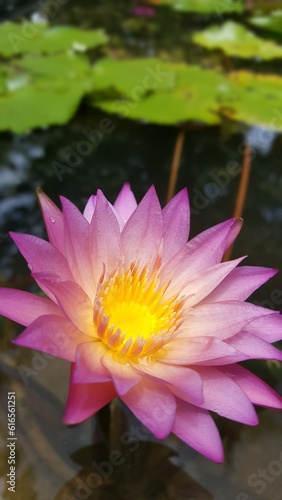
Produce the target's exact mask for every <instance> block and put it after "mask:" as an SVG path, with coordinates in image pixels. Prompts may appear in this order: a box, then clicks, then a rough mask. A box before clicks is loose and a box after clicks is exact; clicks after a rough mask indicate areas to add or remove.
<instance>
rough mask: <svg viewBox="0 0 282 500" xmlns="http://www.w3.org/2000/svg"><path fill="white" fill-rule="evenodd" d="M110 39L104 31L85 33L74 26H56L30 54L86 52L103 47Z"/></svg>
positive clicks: (34, 46) (31, 48) (32, 48)
mask: <svg viewBox="0 0 282 500" xmlns="http://www.w3.org/2000/svg"><path fill="white" fill-rule="evenodd" d="M107 41H108V37H107V36H106V34H105V33H104V31H103V30H101V29H99V30H92V31H84V30H81V29H79V28H74V27H72V26H55V27H53V28H49V29H48V30H46V31H45V32H44V33H43V34H42V37H40V39H39V40H38V41H37V43H36V44H32V46H31V47H30V48H29V50H28V52H33V53H40V52H45V53H48V54H51V53H55V52H64V51H66V50H68V49H72V50H74V51H77V52H85V51H86V50H87V49H90V48H94V47H97V46H99V45H103V44H104V43H106V42H107Z"/></svg>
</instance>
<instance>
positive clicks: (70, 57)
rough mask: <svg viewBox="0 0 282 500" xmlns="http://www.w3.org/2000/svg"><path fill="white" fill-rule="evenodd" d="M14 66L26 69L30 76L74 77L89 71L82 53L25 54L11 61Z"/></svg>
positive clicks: (42, 77) (44, 77)
mask: <svg viewBox="0 0 282 500" xmlns="http://www.w3.org/2000/svg"><path fill="white" fill-rule="evenodd" d="M13 65H14V68H21V69H24V70H25V71H27V72H28V73H29V74H30V75H31V76H32V78H39V79H44V80H46V78H51V79H52V80H53V78H61V79H64V78H69V79H71V80H72V79H74V78H78V77H80V76H83V75H86V74H87V73H89V69H90V67H89V62H88V60H87V59H86V57H84V56H83V55H76V54H72V53H70V54H57V55H51V56H49V57H46V56H25V57H23V58H22V59H19V60H16V61H14V62H13Z"/></svg>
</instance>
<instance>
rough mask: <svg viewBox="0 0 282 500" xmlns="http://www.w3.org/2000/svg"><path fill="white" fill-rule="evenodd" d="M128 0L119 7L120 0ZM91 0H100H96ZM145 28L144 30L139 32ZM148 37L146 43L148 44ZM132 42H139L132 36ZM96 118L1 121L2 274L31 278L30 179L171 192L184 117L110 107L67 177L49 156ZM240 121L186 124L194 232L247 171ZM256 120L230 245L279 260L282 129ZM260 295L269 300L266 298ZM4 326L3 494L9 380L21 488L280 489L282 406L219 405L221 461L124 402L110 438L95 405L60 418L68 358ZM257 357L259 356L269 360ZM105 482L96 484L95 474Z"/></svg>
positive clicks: (25, 496) (270, 299) (218, 492)
mask: <svg viewBox="0 0 282 500" xmlns="http://www.w3.org/2000/svg"><path fill="white" fill-rule="evenodd" d="M96 3H97V6H96V7H97V16H96V18H95V23H98V24H99V23H101V22H102V21H101V20H102V19H105V14H106V13H107V8H106V7H105V5H104V4H103V2H96ZM82 4H83V5H84V4H87V2H81V5H82ZM88 6H89V2H88ZM122 6H123V7H122V8H124V9H125V2H122ZM92 9H93V11H94V10H95V7H94V4H93V3H92V6H91V10H92ZM126 9H127V10H126V12H129V11H130V9H129V7H128V3H127V7H126ZM87 12H88V11H87ZM89 12H90V11H89ZM58 15H60V16H62V18H63V17H64V16H65V17H64V20H67V21H68V20H69V19H74V18H75V19H78V20H79V19H85V18H86V17H87V22H90V21H88V20H89V16H85V11H83V9H81V8H79V6H78V5H76V6H74V7H73V8H72V9H71V8H69V10H68V9H67V8H65V9H63V8H62V9H61V10H60V14H58ZM128 15H129V14H128ZM103 16H104V18H103ZM120 16H121V13H120V12H117V11H111V12H110V13H109V16H108V17H107V21H106V22H107V23H108V24H110V25H111V26H113V25H114V26H116V25H117V24H118V23H119V21H120V19H119V18H120ZM111 23H112V24H111ZM115 23H116V24H115ZM173 26H174V27H175V25H173ZM123 29H124V36H125V37H126V38H127V40H129V38H130V36H132V34H131V35H130V36H129V32H128V31H127V30H126V29H125V28H123ZM143 34H144V30H143ZM148 36H151V35H148ZM169 36H171V32H170V33H168V35H167V39H165V34H164V42H163V43H164V46H166V44H167V45H168V46H169V43H170V41H169V40H170V39H169ZM137 39H138V36H137V35H136V36H135V38H134V37H133V42H134V43H135V42H136V40H137ZM134 43H133V45H134ZM150 43H151V42H150ZM150 43H148V44H147V47H145V49H144V50H147V49H148V47H149V48H150ZM158 43H159V42H158ZM134 47H135V49H136V45H135V46H134ZM139 48H140V47H139ZM138 50H139V49H138ZM140 50H141V49H140ZM142 50H143V49H142ZM191 57H193V56H191ZM102 118H104V116H103V115H102V114H101V113H99V112H94V111H88V110H86V109H82V110H81V111H80V113H79V114H78V115H77V117H76V118H75V119H73V121H72V122H71V123H70V124H69V125H66V126H65V127H52V128H50V129H46V130H37V131H33V132H32V133H30V134H26V135H24V136H20V137H17V138H14V137H12V136H11V135H10V134H2V135H1V137H0V146H1V148H0V168H1V182H0V196H1V198H0V284H1V286H14V287H17V288H22V289H26V290H28V289H29V290H36V289H35V286H34V284H32V282H31V279H30V275H29V272H28V269H27V268H26V266H25V263H24V261H23V259H22V257H21V256H20V255H19V253H18V251H17V250H16V248H15V246H14V244H13V243H12V242H11V240H10V238H9V237H8V231H10V230H13V231H18V232H27V233H32V234H36V235H39V236H45V230H44V228H43V222H42V219H41V214H40V211H39V208H38V207H37V204H36V199H35V195H34V190H35V188H36V187H38V186H41V187H42V188H43V189H44V190H45V191H46V192H47V194H48V195H49V196H50V197H51V198H52V199H53V200H54V201H55V202H57V203H58V197H59V194H62V195H64V196H66V197H68V198H70V199H71V200H73V202H74V203H76V204H77V205H78V206H80V207H82V206H83V205H84V203H85V201H86V200H87V198H88V197H89V195H90V194H91V193H92V192H95V191H96V190H97V188H101V189H102V190H104V191H105V194H106V196H107V197H109V198H110V199H111V200H114V198H115V196H116V194H117V193H118V191H119V190H120V188H121V185H122V184H123V182H125V181H126V180H129V181H130V182H131V184H132V187H133V190H134V191H135V193H136V194H137V197H138V199H140V198H141V196H142V195H143V194H144V193H145V191H146V190H147V189H148V187H149V186H150V184H152V183H154V184H155V185H156V188H157V191H158V194H159V195H160V198H161V199H162V200H163V202H164V201H165V195H166V188H167V179H168V174H169V168H170V163H171V157H172V151H173V146H174V141H175V138H176V130H175V129H174V128H172V127H156V126H145V125H142V124H139V123H131V122H127V121H126V120H120V119H119V118H118V117H115V118H113V122H114V125H115V127H114V131H113V132H112V133H111V134H110V135H108V136H106V137H105V138H104V140H103V142H102V143H101V144H100V145H99V146H98V147H97V149H96V150H95V151H94V150H93V151H91V154H89V155H88V156H86V157H85V158H83V161H82V162H81V164H80V165H79V166H78V167H75V168H73V169H72V171H71V172H68V173H66V174H65V175H64V177H63V180H62V181H61V182H60V180H59V179H58V177H57V176H56V174H55V172H54V169H53V168H52V164H53V163H54V161H57V162H62V163H63V162H64V154H65V153H64V151H65V148H66V147H67V146H70V147H72V148H74V149H75V148H76V145H77V144H78V143H79V141H80V140H81V133H82V130H83V129H89V130H91V129H93V128H96V127H97V126H98V124H99V123H100V121H101V119H102ZM236 127H238V126H236ZM232 132H234V130H232V129H231V127H228V125H226V126H224V128H223V129H220V128H218V127H212V128H209V129H207V128H200V127H199V128H196V129H193V130H188V131H187V134H186V142H185V146H184V152H183V158H182V162H181V170H180V176H179V180H178V188H182V187H183V186H187V187H188V188H189V193H190V201H191V205H192V207H193V208H194V212H193V215H192V235H194V234H196V233H198V232H200V231H201V230H203V229H205V228H207V227H209V226H211V225H213V224H216V223H218V222H220V221H222V220H224V219H226V218H228V217H230V216H231V214H232V211H233V206H234V200H235V196H236V189H237V185H238V179H239V174H238V175H235V176H230V175H229V176H228V175H227V174H226V172H228V171H227V165H228V163H229V162H237V163H238V165H239V166H240V165H241V162H242V144H243V142H244V138H245V137H246V131H245V130H239V129H238V128H237V130H236V131H235V133H232ZM260 134H261V131H258V130H256V129H251V130H250V131H248V132H247V137H248V140H249V141H250V142H251V145H252V147H253V150H254V154H253V156H254V159H253V169H252V174H251V184H250V189H249V193H248V199H247V204H246V209H245V213H244V219H245V226H244V228H243V231H242V234H241V236H240V237H239V239H238V243H237V244H236V247H235V250H234V257H237V256H239V255H243V254H248V255H249V259H248V264H250V265H265V266H270V267H277V268H280V269H281V268H282V254H281V248H282V228H281V217H282V215H281V202H282V173H281V157H282V140H281V136H278V135H277V136H276V135H274V134H271V133H269V134H264V135H263V137H264V141H262V139H261V135H260ZM266 139H267V140H266ZM211 183H213V185H211ZM281 287H282V285H281V273H280V275H278V276H276V277H275V278H274V279H273V280H271V282H270V283H267V284H266V285H265V286H264V287H263V288H262V289H261V290H258V291H257V292H256V293H255V294H254V296H253V297H252V300H254V301H255V302H256V303H257V304H262V305H267V306H268V307H270V308H272V309H273V308H275V309H280V310H281V307H282V304H281V298H279V293H278V294H277V293H273V291H274V290H278V291H279V290H280V289H281ZM280 297H281V295H280ZM263 301H267V303H265V304H263ZM0 326H1V330H2V332H3V336H2V339H3V343H2V349H1V353H0V368H1V378H0V384H1V396H0V398H1V406H0V430H1V433H0V434H1V436H4V439H3V438H1V440H0V457H1V460H0V470H1V475H2V476H3V477H4V481H3V480H1V481H0V497H1V498H3V499H6V498H10V497H9V496H8V495H7V489H6V482H5V480H6V476H5V474H6V462H7V449H6V441H5V436H6V435H7V420H6V418H7V415H6V406H7V400H6V399H7V391H15V393H16V398H17V403H16V404H17V413H16V415H17V421H16V422H17V437H18V439H17V491H18V493H17V494H16V495H17V496H14V498H19V499H20V500H33V499H35V500H44V499H48V500H49V499H52V498H54V499H57V500H59V499H60V500H72V499H74V498H75V499H82V498H93V499H100V498H101V499H103V500H107V499H128V500H129V499H132V498H134V499H136V500H139V499H140V500H141V499H142V500H143V499H146V500H147V499H160V500H165V499H180V500H182V499H183V500H184V499H188V500H189V498H194V499H199V500H205V499H207V500H208V499H211V498H215V499H216V500H256V499H260V500H270V499H271V500H278V499H280V498H281V489H282V456H281V451H282V443H281V431H282V420H281V414H279V412H275V411H268V410H261V411H260V420H261V424H260V426H259V427H258V428H248V427H244V426H242V425H240V424H237V423H235V422H226V421H225V420H224V419H218V425H219V428H220V431H221V434H222V436H223V439H224V444H225V449H226V462H225V463H224V464H222V465H217V464H214V463H212V462H210V461H208V460H207V459H205V458H204V457H202V456H200V455H199V454H197V453H196V452H194V451H193V450H191V449H190V448H189V447H187V446H186V445H184V444H183V443H181V442H179V440H177V439H176V438H174V437H170V438H169V439H167V440H166V441H165V442H163V443H161V442H157V441H156V440H153V439H152V438H151V437H150V436H148V435H145V436H144V435H141V436H140V434H139V433H138V432H137V431H138V425H140V424H138V422H136V421H135V420H134V419H133V417H132V416H130V415H129V414H128V412H127V413H126V416H125V417H124V414H123V412H124V409H123V408H122V407H121V406H120V405H114V408H113V410H112V411H113V412H114V416H115V422H119V426H117V425H116V433H115V434H113V433H112V435H111V440H110V447H109V446H107V444H106V442H105V440H104V439H103V435H102V431H101V429H100V428H99V427H98V425H97V422H96V420H95V418H93V419H89V420H88V421H86V422H85V423H83V424H80V425H78V426H74V427H71V428H69V427H67V426H65V425H64V424H63V423H62V415H63V411H64V405H65V400H66V394H67V386H68V373H69V366H68V364H67V363H65V362H63V361H61V360H57V359H52V358H50V357H47V356H46V355H43V354H42V353H37V352H35V351H34V352H32V351H29V350H27V349H23V348H19V347H14V346H11V340H12V338H14V337H15V336H16V335H17V334H18V333H19V332H20V331H21V328H20V327H19V326H17V325H14V324H13V323H12V322H10V321H8V320H6V319H4V318H0ZM258 367H259V368H258V369H259V370H261V365H258ZM270 375H272V376H271V377H270ZM264 376H265V377H264V378H268V377H269V380H270V382H271V383H272V384H273V385H277V383H278V380H279V377H280V380H281V370H277V373H276V372H275V374H274V375H273V372H271V373H270V371H268V369H267V368H266V367H265V366H264ZM280 389H281V386H280ZM187 425H189V422H188V423H187ZM132 427H133V428H135V429H137V431H136V433H137V434H136V435H137V438H136V439H135V440H133V441H131V442H127V443H126V441H125V442H122V441H121V436H122V435H123V433H124V432H126V430H128V429H131V428H132ZM132 450H133V451H132ZM114 452H116V453H114ZM122 459H124V460H122ZM93 462H94V463H95V464H96V465H95V466H93ZM105 462H106V465H105ZM101 464H104V467H103V465H101ZM109 464H110V465H109ZM261 469H263V470H264V469H266V470H267V471H268V472H267V474H268V475H267V477H268V479H265V478H261V477H260V476H259V475H260V474H261V473H260V472H259V471H260V470H261ZM109 471H110V473H109ZM95 481H96V483H95ZM263 481H264V482H263ZM97 484H99V487H94V486H97Z"/></svg>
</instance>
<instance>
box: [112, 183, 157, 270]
mask: <svg viewBox="0 0 282 500" xmlns="http://www.w3.org/2000/svg"><path fill="white" fill-rule="evenodd" d="M161 239H162V214H161V207H160V204H159V200H158V197H157V195H156V192H155V189H154V187H151V188H150V189H149V191H147V193H146V194H145V196H144V198H143V199H142V200H141V202H140V203H139V205H138V207H137V208H136V210H135V211H134V212H133V214H132V215H131V217H130V218H129V220H128V222H127V223H126V225H125V226H124V229H123V231H122V234H121V241H122V247H123V252H124V255H125V261H126V264H129V263H131V262H135V261H138V260H139V261H140V266H141V267H143V266H145V265H147V264H148V263H149V262H152V263H154V262H155V259H156V257H157V256H158V252H159V248H160V244H161Z"/></svg>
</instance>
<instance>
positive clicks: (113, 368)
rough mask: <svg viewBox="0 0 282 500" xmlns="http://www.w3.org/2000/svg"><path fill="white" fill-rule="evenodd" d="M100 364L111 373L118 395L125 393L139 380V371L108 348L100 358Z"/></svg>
mask: <svg viewBox="0 0 282 500" xmlns="http://www.w3.org/2000/svg"><path fill="white" fill-rule="evenodd" d="M102 365H103V366H104V367H105V368H106V369H107V370H108V371H109V372H110V373H111V375H112V377H113V382H114V385H115V388H116V391H117V393H118V395H119V396H123V395H124V394H126V393H127V392H128V391H129V390H130V389H131V388H132V387H134V386H135V385H136V384H138V383H139V382H140V381H141V376H140V375H139V373H138V372H137V371H136V370H135V369H134V368H133V367H132V366H131V364H130V363H128V361H127V359H126V358H124V357H122V356H118V355H117V354H115V353H114V352H113V351H111V350H108V351H107V352H106V353H105V355H104V356H103V358H102Z"/></svg>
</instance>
